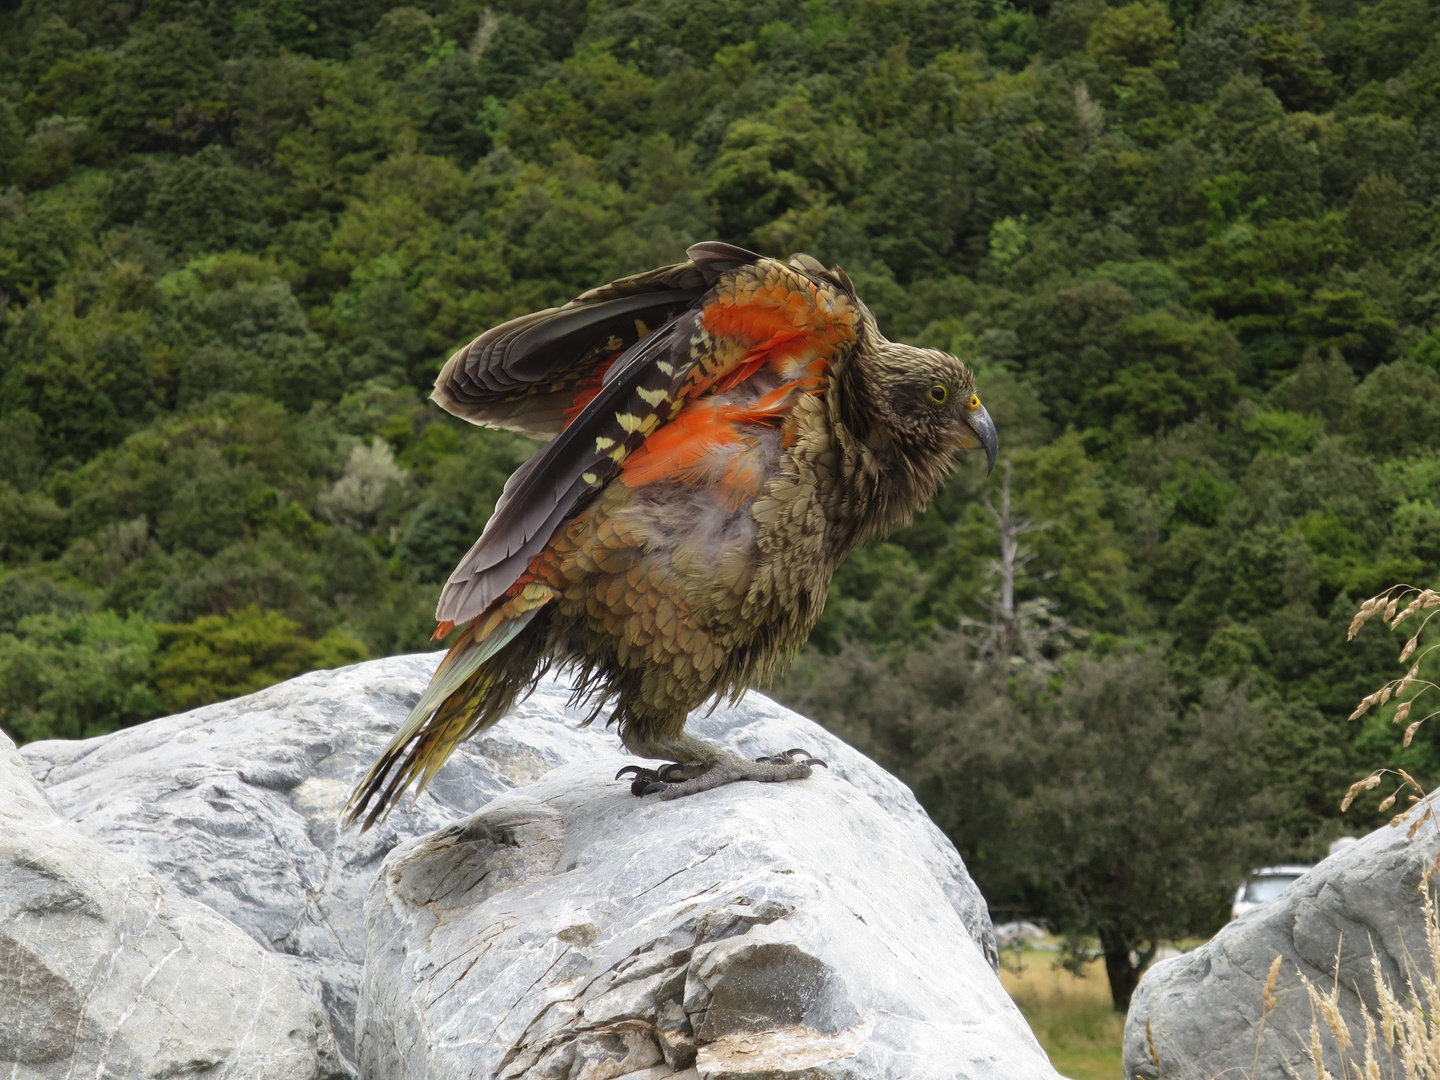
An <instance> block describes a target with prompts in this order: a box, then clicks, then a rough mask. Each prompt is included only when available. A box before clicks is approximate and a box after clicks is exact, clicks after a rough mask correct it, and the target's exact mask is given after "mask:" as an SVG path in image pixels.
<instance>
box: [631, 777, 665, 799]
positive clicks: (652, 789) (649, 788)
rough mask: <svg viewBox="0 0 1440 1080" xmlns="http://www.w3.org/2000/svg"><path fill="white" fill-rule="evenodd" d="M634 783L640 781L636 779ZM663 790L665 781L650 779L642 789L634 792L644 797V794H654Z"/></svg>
mask: <svg viewBox="0 0 1440 1080" xmlns="http://www.w3.org/2000/svg"><path fill="white" fill-rule="evenodd" d="M635 783H636V784H637V785H638V784H639V783H640V781H639V780H636V781H635ZM664 790H665V782H664V781H663V780H651V781H650V782H649V783H648V784H646V785H645V787H644V788H643V789H642V790H640V791H637V792H635V794H637V795H639V796H640V797H641V798H644V797H645V796H646V795H655V794H658V793H659V792H662V791H664Z"/></svg>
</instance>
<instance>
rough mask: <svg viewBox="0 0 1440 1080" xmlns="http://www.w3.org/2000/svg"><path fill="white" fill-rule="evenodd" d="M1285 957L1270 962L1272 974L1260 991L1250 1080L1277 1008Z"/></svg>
mask: <svg viewBox="0 0 1440 1080" xmlns="http://www.w3.org/2000/svg"><path fill="white" fill-rule="evenodd" d="M1282 959H1283V957H1282V956H1281V955H1280V954H1279V953H1276V954H1275V959H1274V960H1271V961H1270V973H1269V974H1268V975H1266V976H1265V986H1264V987H1263V988H1262V989H1261V991H1260V1026H1259V1027H1257V1028H1256V1029H1255V1057H1254V1058H1253V1059H1252V1060H1251V1062H1250V1080H1255V1070H1256V1069H1257V1068H1259V1066H1260V1040H1261V1038H1263V1037H1264V1035H1265V1021H1266V1019H1268V1018H1269V1016H1270V1013H1271V1011H1272V1010H1273V1009H1274V1008H1275V1002H1276V1001H1277V1000H1278V999H1277V998H1276V997H1275V983H1276V982H1278V981H1279V979H1280V961H1281V960H1282Z"/></svg>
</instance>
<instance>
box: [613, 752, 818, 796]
mask: <svg viewBox="0 0 1440 1080" xmlns="http://www.w3.org/2000/svg"><path fill="white" fill-rule="evenodd" d="M812 765H823V766H825V768H827V769H828V768H829V766H828V765H826V764H825V762H823V761H821V760H820V759H819V758H817V757H811V756H810V753H809V752H808V751H806V750H786V751H785V752H784V753H783V754H776V755H774V756H772V757H762V758H756V759H755V760H754V761H747V760H746V759H745V758H742V757H740V756H739V755H737V754H730V753H725V754H721V755H720V756H719V757H718V758H716V759H715V760H713V761H696V762H686V763H683V764H673V765H661V766H660V767H659V768H658V769H644V768H641V767H640V766H639V765H626V766H625V767H624V768H623V769H621V770H620V772H619V773H617V774H616V776H615V779H617V780H618V779H620V777H622V776H624V775H626V774H627V773H629V774H633V776H634V779H633V780H632V781H631V784H630V792H631V794H633V795H637V796H641V797H643V796H645V795H659V796H660V798H662V799H679V798H683V797H684V796H686V795H694V794H697V793H698V792H701V791H709V790H710V789H711V788H717V787H720V786H721V785H722V784H730V783H734V782H735V781H736V780H758V781H760V782H762V783H771V782H774V781H777V780H803V779H805V777H807V776H809V775H810V767H811V766H812Z"/></svg>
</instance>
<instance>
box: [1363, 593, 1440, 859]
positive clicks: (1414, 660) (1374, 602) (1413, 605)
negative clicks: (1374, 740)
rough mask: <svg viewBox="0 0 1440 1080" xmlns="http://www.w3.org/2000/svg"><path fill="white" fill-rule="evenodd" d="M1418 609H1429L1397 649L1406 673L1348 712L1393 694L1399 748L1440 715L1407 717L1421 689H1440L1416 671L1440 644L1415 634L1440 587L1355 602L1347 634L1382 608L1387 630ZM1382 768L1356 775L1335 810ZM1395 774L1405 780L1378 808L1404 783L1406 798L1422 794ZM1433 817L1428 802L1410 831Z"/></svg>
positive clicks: (1376, 780)
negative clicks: (1400, 730) (1408, 793)
mask: <svg viewBox="0 0 1440 1080" xmlns="http://www.w3.org/2000/svg"><path fill="white" fill-rule="evenodd" d="M1407 601H1408V602H1407ZM1402 603H1405V606H1404V607H1403V608H1402V607H1401V606H1400V605H1401V604H1402ZM1422 611H1424V612H1428V614H1426V615H1425V617H1424V618H1423V619H1422V620H1421V623H1420V625H1419V626H1418V627H1417V628H1415V631H1414V633H1412V634H1411V635H1410V637H1409V638H1408V639H1407V640H1406V642H1405V645H1404V647H1403V648H1401V650H1400V663H1402V664H1403V663H1406V662H1407V661H1409V662H1410V666H1409V668H1408V669H1407V670H1406V672H1405V674H1404V675H1403V676H1402V677H1400V678H1399V679H1391V680H1390V681H1388V682H1386V683H1385V685H1383V686H1381V687H1380V688H1379V689H1378V690H1375V691H1373V692H1372V693H1369V694H1366V695H1365V696H1364V697H1363V698H1361V699H1360V703H1359V704H1358V705H1356V706H1355V710H1354V711H1353V712H1352V713H1351V714H1350V719H1351V720H1358V719H1359V718H1360V717H1362V716H1364V715H1365V714H1366V713H1367V712H1369V711H1370V710H1371V709H1373V708H1376V707H1378V706H1381V705H1385V704H1386V703H1387V702H1389V701H1390V700H1391V699H1392V698H1394V699H1395V712H1394V713H1393V714H1392V716H1391V718H1390V719H1391V722H1392V723H1394V724H1405V725H1406V726H1405V733H1404V735H1403V736H1402V738H1401V746H1402V747H1409V746H1410V744H1411V743H1412V742H1414V740H1415V735H1416V733H1417V732H1418V731H1419V730H1420V726H1421V725H1422V724H1424V723H1425V721H1427V720H1430V719H1432V718H1433V717H1435V716H1440V709H1437V710H1434V711H1432V712H1429V713H1427V714H1425V715H1424V716H1422V717H1420V718H1419V719H1417V720H1412V719H1410V714H1411V712H1412V711H1413V710H1414V707H1415V702H1416V701H1418V700H1419V699H1420V697H1421V696H1422V695H1423V694H1425V693H1427V692H1428V691H1430V690H1440V685H1437V684H1436V683H1434V682H1432V681H1431V680H1429V679H1425V678H1422V677H1421V674H1420V672H1421V667H1422V665H1423V664H1424V662H1425V659H1426V657H1428V656H1429V655H1430V653H1431V652H1433V651H1434V650H1435V649H1437V648H1440V643H1432V644H1430V645H1428V646H1426V647H1424V648H1421V647H1420V638H1421V636H1422V634H1423V633H1424V631H1425V629H1426V627H1427V626H1429V624H1430V620H1431V619H1432V618H1434V617H1435V615H1436V614H1437V613H1440V592H1436V591H1435V590H1434V589H1418V588H1416V587H1415V586H1413V585H1395V586H1393V587H1391V588H1389V589H1386V590H1385V591H1384V592H1381V593H1378V594H1376V595H1375V596H1372V597H1370V599H1368V600H1366V601H1365V602H1364V603H1363V604H1361V605H1360V610H1359V611H1357V612H1356V613H1355V617H1354V618H1353V619H1352V620H1351V621H1350V632H1349V636H1350V637H1351V638H1354V636H1355V635H1356V634H1357V633H1359V631H1360V628H1361V627H1363V626H1364V625H1365V623H1366V622H1368V621H1369V620H1370V619H1371V618H1372V617H1374V616H1375V615H1376V614H1377V613H1381V618H1382V619H1384V621H1385V622H1387V623H1389V625H1390V629H1392V630H1394V629H1395V628H1396V627H1398V626H1399V625H1400V624H1401V623H1403V622H1405V621H1406V620H1407V619H1409V618H1410V616H1411V615H1413V614H1415V613H1417V612H1422ZM1417 650H1418V651H1417ZM1402 699H1403V700H1402ZM1386 771H1387V770H1384V769H1381V770H1379V771H1377V772H1374V773H1371V774H1370V775H1369V776H1367V777H1365V778H1364V779H1363V780H1358V781H1356V782H1355V783H1354V784H1351V785H1350V790H1349V791H1347V792H1346V793H1345V797H1344V799H1342V800H1341V802H1340V809H1341V810H1342V811H1343V810H1348V809H1350V805H1351V804H1352V803H1353V802H1354V801H1355V799H1356V798H1357V797H1358V796H1359V795H1362V794H1364V793H1365V792H1367V791H1372V790H1374V789H1375V788H1376V787H1378V786H1379V784H1380V781H1381V778H1382V777H1383V776H1384V775H1385V773H1386ZM1398 775H1400V776H1401V777H1402V778H1403V780H1404V783H1402V784H1401V786H1400V787H1399V788H1396V790H1395V791H1393V792H1392V793H1391V794H1390V795H1388V796H1386V797H1385V798H1384V799H1382V800H1381V803H1380V807H1379V809H1380V812H1381V813H1385V812H1386V811H1388V810H1390V809H1392V808H1393V807H1394V805H1395V802H1396V800H1397V799H1398V798H1399V796H1400V794H1401V793H1402V792H1403V791H1405V789H1406V788H1407V787H1409V788H1412V789H1413V791H1414V797H1412V798H1411V800H1410V801H1411V802H1414V801H1416V799H1417V798H1419V797H1423V796H1424V794H1425V790H1424V789H1423V788H1422V787H1421V786H1420V785H1419V784H1418V783H1417V782H1416V781H1415V779H1414V778H1413V777H1411V776H1410V775H1409V774H1407V773H1405V771H1404V770H1403V769H1402V770H1399V773H1398ZM1432 816H1433V811H1432V810H1431V809H1430V808H1429V807H1428V806H1427V807H1426V809H1425V810H1424V811H1423V812H1422V813H1421V815H1420V817H1419V818H1418V819H1417V820H1415V821H1413V822H1412V823H1411V829H1410V835H1412V836H1413V835H1414V834H1415V831H1416V829H1418V827H1419V826H1420V825H1421V824H1423V823H1424V822H1425V821H1428V820H1430V819H1431V817H1432ZM1409 818H1410V810H1408V809H1406V810H1402V811H1401V812H1400V813H1399V814H1397V815H1396V816H1395V817H1394V818H1393V819H1392V820H1391V824H1392V825H1399V824H1400V823H1401V822H1402V821H1406V820H1407V819H1409Z"/></svg>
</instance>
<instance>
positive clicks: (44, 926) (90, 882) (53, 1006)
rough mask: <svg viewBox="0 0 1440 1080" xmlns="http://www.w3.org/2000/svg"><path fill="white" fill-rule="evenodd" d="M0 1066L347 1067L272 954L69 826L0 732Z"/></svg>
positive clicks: (305, 1079)
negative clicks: (342, 1064) (342, 1065)
mask: <svg viewBox="0 0 1440 1080" xmlns="http://www.w3.org/2000/svg"><path fill="white" fill-rule="evenodd" d="M0 1075H4V1076H6V1077H8V1078H10V1080H40V1078H42V1077H43V1078H51V1077H54V1078H60V1077H65V1078H67V1080H68V1078H70V1077H82V1076H88V1077H101V1076H104V1077H115V1078H119V1077H125V1078H130V1077H134V1078H136V1080H139V1078H141V1077H170V1078H185V1077H200V1076H204V1077H206V1078H211V1080H219V1078H221V1077H226V1078H232V1080H320V1078H330V1077H340V1076H344V1075H345V1072H344V1070H343V1068H342V1067H341V1063H340V1059H339V1056H338V1054H337V1053H336V1049H335V1043H334V1039H333V1038H332V1037H331V1034H330V1029H329V1024H328V1023H327V1021H326V1019H325V1015H324V1013H323V1012H322V1011H321V1010H320V1009H319V1007H318V1006H317V1005H316V1004H315V1002H314V1001H313V1000H312V999H311V998H310V997H309V996H308V995H306V994H305V993H304V991H302V990H301V988H300V987H299V985H298V984H297V983H296V982H295V980H294V979H293V978H292V977H291V976H290V974H289V972H287V971H286V970H285V966H284V965H283V964H281V963H280V962H279V961H278V960H277V959H276V958H275V957H274V955H273V954H271V953H268V952H266V951H265V950H263V949H261V948H260V947H259V946H257V945H256V944H255V942H253V941H251V940H250V938H248V937H247V936H246V935H245V934H244V933H242V932H241V931H240V930H239V929H238V928H236V927H235V926H234V925H233V924H232V923H230V922H228V921H227V920H225V919H223V918H221V917H220V916H219V915H217V914H215V913H214V912H213V911H211V910H210V909H209V908H207V907H205V906H203V905H201V904H197V903H194V902H193V901H189V900H185V899H182V898H180V897H177V896H174V895H173V894H172V893H171V892H170V890H168V889H166V888H165V886H164V885H163V884H162V883H161V882H160V881H159V880H157V879H156V877H155V876H154V875H152V874H150V873H147V872H146V871H145V870H143V869H141V868H140V867H139V866H137V865H136V864H134V863H132V862H130V861H129V860H127V859H123V858H120V857H119V856H117V855H115V854H113V853H111V852H109V851H107V850H106V849H105V848H103V847H102V846H101V845H99V844H97V843H96V842H95V841H93V840H89V839H87V838H86V837H84V836H82V835H81V834H80V833H79V831H77V830H76V829H75V828H74V826H73V825H71V824H70V823H69V822H68V821H66V820H65V819H64V818H63V817H61V816H60V814H59V813H58V812H57V811H56V809H55V807H54V806H53V805H52V804H51V803H50V802H49V800H48V799H46V797H45V795H44V794H43V793H42V792H41V790H40V788H39V787H38V786H36V784H35V781H34V780H33V779H32V778H31V776H30V773H29V771H28V770H27V769H26V767H25V765H24V763H23V762H22V761H21V760H20V757H19V755H18V754H17V753H16V752H15V744H14V743H12V742H11V741H10V740H9V739H8V738H6V737H5V736H4V735H3V734H0Z"/></svg>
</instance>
